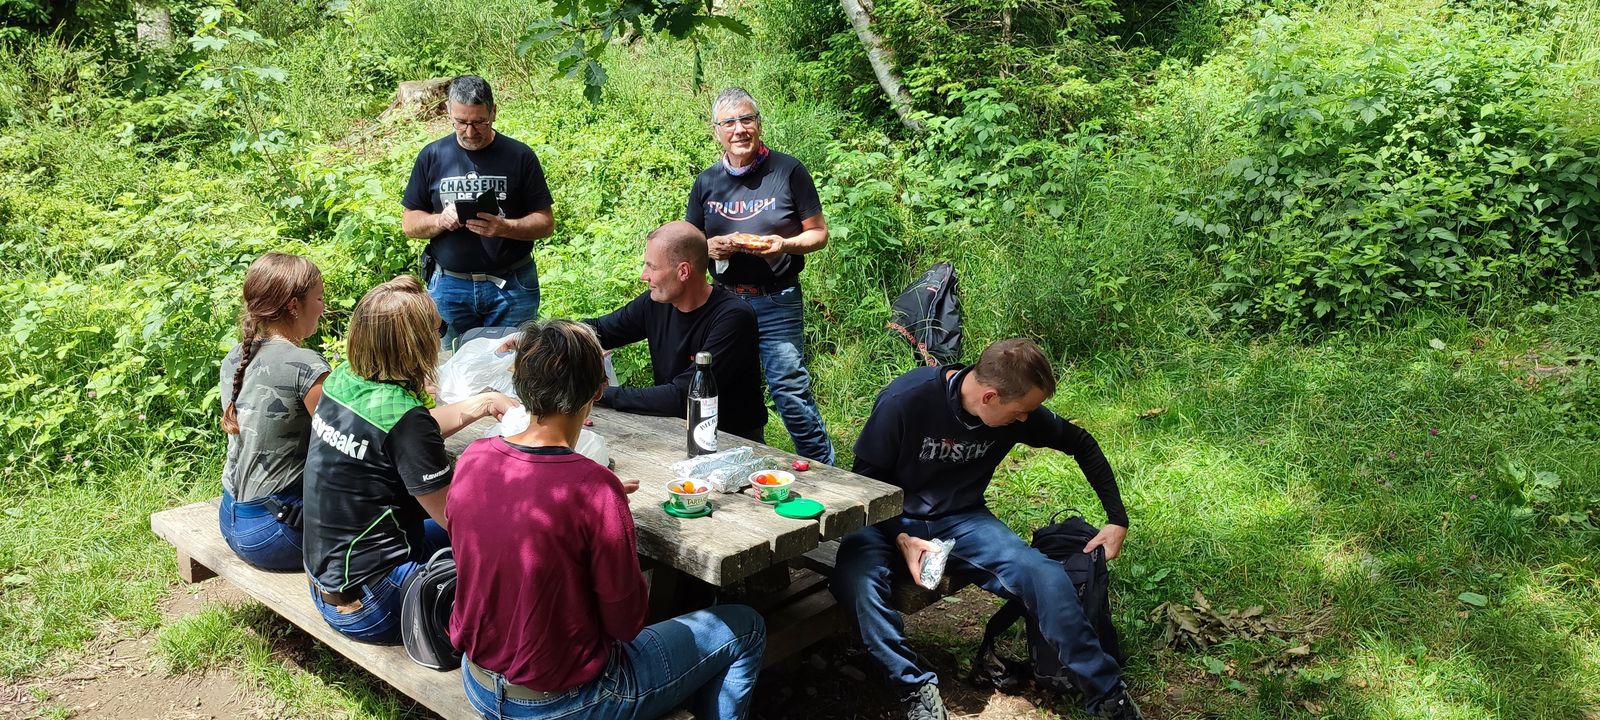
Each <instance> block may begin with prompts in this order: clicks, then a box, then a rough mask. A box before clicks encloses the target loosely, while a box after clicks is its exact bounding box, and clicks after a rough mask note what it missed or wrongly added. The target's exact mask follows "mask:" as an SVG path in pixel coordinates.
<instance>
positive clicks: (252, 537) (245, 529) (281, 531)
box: [217, 487, 305, 571]
mask: <svg viewBox="0 0 1600 720" xmlns="http://www.w3.org/2000/svg"><path fill="white" fill-rule="evenodd" d="M268 498H270V499H271V500H273V501H274V502H278V503H282V504H284V505H304V504H305V501H304V500H303V499H301V497H300V490H299V488H298V487H297V488H296V489H294V490H286V491H284V492H281V493H277V494H275V495H269V496H267V497H262V498H256V499H255V500H249V501H246V502H238V501H236V500H234V499H233V494H232V493H230V492H228V491H227V490H223V491H222V505H221V506H219V507H218V508H217V526H218V529H219V530H221V531H222V539H224V540H227V541H228V547H230V548H233V554H235V555H238V556H239V559H240V560H243V561H245V562H247V563H250V564H251V565H254V566H255V567H258V568H261V569H262V570H280V571H282V570H304V569H305V558H304V557H303V553H302V552H301V549H300V548H301V545H302V544H303V543H304V537H305V536H304V534H302V533H301V531H300V528H297V527H290V526H288V525H285V524H283V523H281V522H278V517H277V514H276V513H274V512H273V511H272V510H271V509H269V508H268V507H267V505H268V504H269V503H268V502H267V500H268Z"/></svg>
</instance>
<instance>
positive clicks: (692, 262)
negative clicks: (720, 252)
mask: <svg viewBox="0 0 1600 720" xmlns="http://www.w3.org/2000/svg"><path fill="white" fill-rule="evenodd" d="M651 241H655V242H659V243H661V248H662V249H663V250H665V251H666V253H667V259H668V260H671V261H672V264H673V265H677V264H678V263H681V262H686V263H689V267H692V268H694V269H695V271H696V272H702V273H703V272H705V271H706V268H707V267H710V266H711V255H710V254H709V253H710V250H708V249H707V248H706V234H705V233H703V232H700V228H697V227H695V226H694V225H693V224H692V223H688V222H685V221H683V220H673V221H672V222H669V223H667V224H665V225H662V226H661V227H658V228H656V229H655V230H653V231H651V232H650V236H649V237H647V238H645V242H651Z"/></svg>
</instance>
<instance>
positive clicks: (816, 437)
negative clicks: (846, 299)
mask: <svg viewBox="0 0 1600 720" xmlns="http://www.w3.org/2000/svg"><path fill="white" fill-rule="evenodd" d="M739 297H741V298H744V301H745V302H748V303H750V309H752V310H755V311H756V325H757V327H758V328H759V329H760V333H761V340H760V348H761V369H762V371H763V372H764V373H766V376H767V391H768V392H769V393H771V394H772V404H773V405H774V406H776V407H777V408H778V417H781V418H783V424H784V426H785V427H787V428H788V429H789V438H790V439H791V440H793V441H794V452H795V454H796V455H800V456H803V457H808V458H811V459H812V460H816V461H817V462H820V463H823V464H826V465H832V464H833V441H832V440H830V439H829V438H828V426H827V425H825V424H824V423H823V422H822V412H821V411H819V410H817V401H816V399H815V398H814V397H812V395H811V373H810V372H809V371H807V370H806V364H805V360H806V358H805V354H806V352H805V349H806V332H805V296H804V294H803V293H802V292H801V290H800V286H799V285H796V286H794V287H791V288H784V289H783V290H779V291H778V292H775V293H772V294H770V295H740V296H739Z"/></svg>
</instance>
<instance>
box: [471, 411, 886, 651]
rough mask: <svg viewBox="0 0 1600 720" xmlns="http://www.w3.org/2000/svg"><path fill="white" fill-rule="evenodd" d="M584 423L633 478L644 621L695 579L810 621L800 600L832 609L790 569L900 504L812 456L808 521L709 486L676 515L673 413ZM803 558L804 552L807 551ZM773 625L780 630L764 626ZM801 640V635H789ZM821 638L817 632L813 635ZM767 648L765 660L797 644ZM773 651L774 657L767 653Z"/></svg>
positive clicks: (824, 561)
mask: <svg viewBox="0 0 1600 720" xmlns="http://www.w3.org/2000/svg"><path fill="white" fill-rule="evenodd" d="M590 419H591V420H592V421H593V422H594V424H593V426H592V427H590V428H589V429H590V430H591V431H594V432H597V433H599V434H600V435H601V436H602V437H604V438H605V442H606V451H607V453H608V454H609V455H610V457H611V462H612V466H613V467H612V469H613V471H614V472H616V474H617V476H618V477H620V478H622V479H624V480H636V481H638V483H639V489H638V490H637V491H636V492H634V493H633V494H631V495H629V496H628V503H629V506H630V507H631V508H632V510H633V519H634V527H635V529H636V531H637V534H638V545H639V554H640V555H641V556H643V557H644V558H645V559H646V560H647V561H648V565H649V566H650V567H651V581H650V605H651V615H652V618H651V620H652V621H653V620H659V619H662V618H664V617H666V616H667V615H668V614H670V613H671V612H674V611H681V610H683V609H684V606H685V599H686V598H685V595H687V594H689V593H691V592H692V588H693V587H694V583H691V582H685V581H684V580H685V579H686V578H689V579H693V580H696V581H700V582H703V583H706V584H709V585H711V586H713V587H715V588H717V589H718V590H720V591H727V590H737V591H738V598H739V601H740V602H745V603H748V604H750V605H752V606H754V607H756V608H757V609H758V610H763V611H764V612H765V614H767V616H768V622H769V625H772V624H773V622H774V620H779V621H782V619H783V618H782V617H781V616H780V615H779V613H778V612H777V611H779V610H781V609H789V610H791V611H794V612H792V613H791V614H792V615H796V616H795V617H791V618H789V619H790V620H792V621H793V622H800V621H804V620H808V619H810V618H809V617H807V614H808V613H806V612H804V611H801V610H796V608H795V606H796V603H799V602H800V601H803V600H806V601H809V605H810V606H813V607H814V609H815V611H816V612H814V613H810V615H812V616H814V615H815V614H816V613H820V612H822V611H826V610H831V607H832V603H831V598H824V597H816V598H811V597H809V596H811V595H816V594H818V593H820V594H821V595H823V596H825V595H826V594H827V593H826V588H825V584H826V583H825V578H822V577H820V576H811V575H807V574H806V571H803V570H800V569H799V568H798V567H797V566H799V565H802V564H803V565H805V566H808V567H811V568H812V569H814V570H824V571H825V569H826V568H825V567H822V566H825V565H831V559H832V551H831V549H830V548H829V547H827V546H825V543H828V541H831V540H837V539H838V538H840V537H843V536H844V535H846V534H848V533H850V532H851V531H852V530H856V529H858V528H861V527H864V526H866V525H871V524H874V523H877V522H879V521H882V520H887V519H889V518H892V517H895V516H897V515H899V514H900V511H901V502H902V499H901V492H900V488H897V487H895V486H893V485H889V484H887V483H883V482H879V481H877V480H873V479H871V478H868V477H864V476H861V475H857V474H855V473H852V472H850V471H848V470H842V469H839V468H836V467H832V466H829V465H823V464H821V463H812V465H811V469H810V470H807V471H804V472H796V473H794V475H795V482H794V485H793V490H792V492H794V493H796V494H798V495H800V496H801V497H807V498H811V499H813V500H816V501H818V502H821V503H822V505H823V507H824V508H825V509H824V511H823V513H822V515H821V516H820V517H818V518H816V519H812V520H795V519H791V518H785V517H783V516H780V515H778V514H777V513H776V512H774V511H773V508H772V506H771V505H768V504H765V503H762V502H761V501H760V500H757V499H756V498H754V497H750V496H748V495H745V494H743V493H727V494H721V493H712V496H711V500H710V502H711V505H712V508H713V510H712V513H711V515H709V516H706V517H701V518H677V517H673V516H671V515H668V514H667V513H666V512H665V511H664V510H662V508H661V504H662V502H663V501H665V500H666V499H667V496H668V492H667V487H666V486H667V483H668V482H671V481H672V480H674V479H675V475H674V474H673V471H672V463H674V462H677V461H679V460H683V459H684V458H686V457H687V454H686V452H685V429H684V424H683V423H684V421H683V420H682V419H681V418H670V417H653V416H647V415H634V414H630V413H624V412H619V411H616V410H611V409H608V408H599V407H597V408H595V409H594V411H593V413H592V414H591V415H590ZM493 424H494V420H493V419H491V418H486V419H484V420H480V421H478V422H477V423H475V424H473V425H471V426H468V427H466V428H463V429H462V430H461V431H460V432H458V433H456V434H455V435H453V436H451V437H450V438H448V439H446V441H445V445H446V447H447V449H448V450H449V451H450V453H451V454H452V455H459V454H460V453H461V452H463V451H465V449H466V447H467V445H469V444H471V443H472V442H473V441H475V440H477V439H479V438H480V437H481V436H482V435H483V433H484V431H485V430H487V429H488V428H489V427H491V426H492V425H493ZM717 443H718V445H717V446H718V447H720V448H733V447H739V446H749V447H750V448H751V449H752V450H753V451H754V452H755V454H757V455H759V456H763V457H770V458H775V459H776V460H778V461H779V462H780V463H781V464H782V465H783V466H785V467H787V466H788V465H789V464H790V463H791V462H792V461H793V460H797V459H799V457H798V456H796V455H792V454H790V453H786V452H783V451H782V450H779V449H777V448H773V447H769V446H767V445H763V444H760V443H754V442H751V441H750V440H748V439H745V438H742V437H739V436H737V435H730V434H727V433H720V432H719V433H718V437H717ZM808 554H809V555H810V556H811V557H810V558H807V557H806V556H807V555H808ZM770 630H772V631H781V630H783V628H781V627H778V628H770ZM796 639H797V640H801V639H803V638H796ZM812 639H820V638H812ZM783 644H788V643H782V644H780V647H777V648H772V647H769V652H768V662H769V663H770V662H775V661H776V660H778V659H781V656H782V654H787V653H788V652H793V651H794V650H798V649H799V647H800V646H803V645H804V642H799V643H797V646H796V647H793V648H786V647H781V645H783ZM773 650H778V651H779V653H780V654H779V655H778V656H776V657H775V656H773V652H772V651H773Z"/></svg>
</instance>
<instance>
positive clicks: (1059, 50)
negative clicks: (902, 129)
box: [760, 0, 1155, 137]
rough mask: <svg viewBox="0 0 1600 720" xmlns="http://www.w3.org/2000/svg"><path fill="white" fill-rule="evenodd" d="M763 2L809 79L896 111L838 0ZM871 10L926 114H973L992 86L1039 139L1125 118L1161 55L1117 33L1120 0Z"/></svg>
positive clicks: (900, 1)
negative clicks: (978, 94)
mask: <svg viewBox="0 0 1600 720" xmlns="http://www.w3.org/2000/svg"><path fill="white" fill-rule="evenodd" d="M760 7H761V9H762V10H761V11H762V13H763V15H769V14H770V15H771V16H772V17H774V18H775V19H776V21H777V22H776V23H775V24H773V25H771V27H772V30H771V31H770V32H769V33H768V35H767V36H766V37H767V38H768V40H769V42H770V43H773V44H778V45H780V46H782V47H786V48H788V49H790V50H792V51H793V52H795V53H796V54H797V55H798V56H799V58H798V59H799V60H800V64H799V65H798V67H797V68H796V70H795V72H796V78H795V79H796V81H797V82H799V83H804V84H805V85H806V86H807V87H809V88H811V90H812V91H813V92H822V93H825V96H826V97H828V98H829V99H830V100H832V101H835V102H840V103H843V104H844V105H845V106H846V107H850V108H853V109H857V110H860V111H862V112H866V113H869V114H874V115H878V116H881V117H888V113H887V108H886V107H885V106H884V104H883V102H882V101H881V99H880V98H881V95H882V91H881V90H880V89H879V87H878V84H877V81H876V79H875V78H874V77H873V75H872V72H871V70H870V67H869V66H868V65H867V63H866V62H865V55H864V54H863V52H862V50H861V46H860V42H859V40H857V38H856V35H855V32H854V31H853V30H852V29H851V27H850V25H849V23H848V22H847V21H845V18H844V16H843V13H842V12H841V11H840V10H839V8H838V3H837V2H836V1H834V0H765V2H763V3H762V4H761V6H760ZM871 7H872V15H873V18H874V20H875V22H874V23H873V29H874V30H875V31H876V32H877V33H878V34H879V35H881V36H882V37H883V39H884V41H885V42H886V44H887V45H888V47H889V49H890V50H891V51H892V52H893V53H894V55H893V62H894V64H895V65H896V67H897V68H898V70H899V72H900V74H901V75H902V76H903V78H904V80H905V85H906V89H907V91H908V92H909V93H910V94H911V97H912V99H913V104H914V105H915V106H916V107H917V108H918V109H919V110H922V111H925V112H929V113H933V114H935V115H958V114H965V111H964V110H963V103H964V101H965V100H966V99H967V98H966V93H967V92H968V91H971V90H974V89H977V88H992V89H993V90H994V91H996V92H997V93H998V96H999V97H1003V98H1005V99H1006V101H1007V102H1010V103H1013V104H1015V105H1016V106H1017V111H1016V112H1015V113H1013V115H1014V117H1013V118H1012V122H1011V124H1012V126H1013V127H1014V128H1016V129H1017V130H1021V131H1022V132H1023V133H1024V134H1025V135H1027V136H1030V137H1040V136H1047V135H1048V134H1049V133H1053V132H1059V131H1062V130H1067V129H1071V128H1074V127H1077V126H1078V125H1079V124H1081V123H1083V122H1086V121H1088V120H1091V119H1099V120H1100V121H1101V122H1102V123H1103V124H1107V125H1109V124H1112V123H1116V122H1118V121H1120V120H1122V119H1124V115H1125V113H1126V111H1127V110H1128V109H1129V105H1128V100H1129V93H1130V91H1131V90H1132V89H1133V87H1134V86H1135V82H1134V75H1135V73H1137V72H1141V71H1143V70H1145V69H1148V67H1149V66H1150V64H1151V63H1152V62H1153V60H1154V58H1155V54H1154V53H1153V52H1152V51H1150V50H1149V49H1147V48H1143V47H1139V46H1136V45H1130V44H1126V43H1123V42H1121V40H1120V38H1118V37H1116V36H1115V34H1114V32H1115V31H1114V28H1115V27H1117V26H1118V25H1120V24H1121V22H1122V15H1121V10H1120V8H1119V6H1118V3H1117V2H1114V1H1113V0H1089V1H1088V2H1060V1H1058V0H1030V1H1029V2H1016V1H1015V0H934V1H933V2H926V1H924V0H880V1H879V2H875V3H871ZM789 23H793V24H794V25H792V26H791V25H790V24H789ZM791 28H792V29H791Z"/></svg>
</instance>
